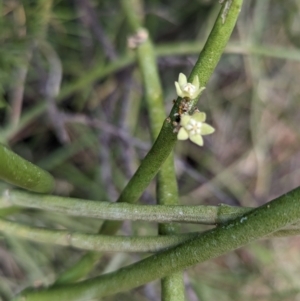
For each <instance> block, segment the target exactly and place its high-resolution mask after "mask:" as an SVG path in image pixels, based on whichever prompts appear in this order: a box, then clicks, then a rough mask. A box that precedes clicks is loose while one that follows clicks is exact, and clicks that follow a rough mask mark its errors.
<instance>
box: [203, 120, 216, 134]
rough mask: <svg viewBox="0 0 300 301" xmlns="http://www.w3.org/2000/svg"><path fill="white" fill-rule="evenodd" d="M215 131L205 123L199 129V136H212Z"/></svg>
mask: <svg viewBox="0 0 300 301" xmlns="http://www.w3.org/2000/svg"><path fill="white" fill-rule="evenodd" d="M214 131H215V129H214V128H213V127H212V126H210V125H209V124H207V123H203V124H202V127H201V135H209V134H212V133H213V132H214Z"/></svg>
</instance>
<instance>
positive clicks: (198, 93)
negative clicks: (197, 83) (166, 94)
mask: <svg viewBox="0 0 300 301" xmlns="http://www.w3.org/2000/svg"><path fill="white" fill-rule="evenodd" d="M203 90H205V87H201V88H199V89H198V90H196V91H195V92H194V93H193V95H191V98H192V99H195V98H197V97H198V96H199V95H200V94H201V92H202V91H203Z"/></svg>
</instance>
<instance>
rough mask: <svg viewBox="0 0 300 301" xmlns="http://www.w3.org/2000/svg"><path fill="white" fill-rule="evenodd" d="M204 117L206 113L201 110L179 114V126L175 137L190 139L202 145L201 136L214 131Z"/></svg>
mask: <svg viewBox="0 0 300 301" xmlns="http://www.w3.org/2000/svg"><path fill="white" fill-rule="evenodd" d="M205 119H206V114H205V113H203V112H195V113H194V114H193V115H183V116H181V119H180V125H181V128H180V130H179V132H178V134H177V139H178V140H187V139H190V140H191V141H192V142H194V143H196V144H198V145H199V146H203V138H202V136H204V135H209V134H212V133H213V132H214V131H215V129H214V128H213V127H212V126H210V125H208V124H207V123H205Z"/></svg>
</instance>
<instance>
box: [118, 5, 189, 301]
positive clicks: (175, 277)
mask: <svg viewBox="0 0 300 301" xmlns="http://www.w3.org/2000/svg"><path fill="white" fill-rule="evenodd" d="M122 4H123V9H124V11H125V14H126V16H127V19H128V20H129V21H131V22H129V23H131V24H132V25H131V29H132V30H133V31H136V32H138V30H139V28H140V29H142V26H141V24H138V18H137V16H138V13H137V12H136V11H135V9H132V6H133V5H134V3H133V1H131V0H128V1H122ZM136 52H137V58H138V63H139V68H140V71H141V73H142V77H143V82H144V87H145V97H146V101H147V106H148V112H149V117H150V129H151V136H152V141H155V139H156V138H157V136H158V135H159V132H160V128H161V124H162V122H163V120H164V119H165V115H166V114H165V105H164V101H163V91H162V87H161V83H160V80H159V72H158V69H157V63H156V56H155V51H154V47H153V44H152V41H151V39H150V37H148V38H147V40H146V41H145V42H144V43H142V44H141V45H139V47H138V48H137V50H136ZM156 195H157V203H158V204H159V205H178V204H179V199H178V186H177V180H176V172H175V169H174V158H173V154H172V152H171V154H170V155H169V156H168V158H167V159H166V161H165V162H164V163H163V165H162V167H161V170H160V171H159V173H158V177H157V190H156ZM178 231H179V225H178V224H174V223H168V224H159V225H158V233H159V234H160V235H164V236H165V235H170V234H176V233H178ZM161 299H162V301H183V300H185V287H184V283H183V274H182V272H177V273H174V274H172V275H169V276H167V277H164V278H162V279H161Z"/></svg>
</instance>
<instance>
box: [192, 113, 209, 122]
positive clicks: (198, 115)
mask: <svg viewBox="0 0 300 301" xmlns="http://www.w3.org/2000/svg"><path fill="white" fill-rule="evenodd" d="M192 118H193V119H194V120H196V121H198V122H204V121H205V119H206V114H205V113H204V112H195V113H194V114H193V115H192Z"/></svg>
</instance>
